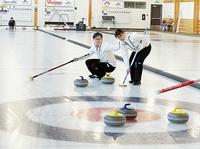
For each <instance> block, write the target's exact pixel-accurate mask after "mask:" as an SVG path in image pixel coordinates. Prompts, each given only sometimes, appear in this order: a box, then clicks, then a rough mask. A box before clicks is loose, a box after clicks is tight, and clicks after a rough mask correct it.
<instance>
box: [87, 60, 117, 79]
mask: <svg viewBox="0 0 200 149" xmlns="http://www.w3.org/2000/svg"><path fill="white" fill-rule="evenodd" d="M85 63H86V66H87V68H88V69H89V71H90V72H91V73H92V74H93V75H97V77H98V78H102V77H103V76H105V74H106V73H110V72H113V71H114V70H115V67H113V66H112V65H110V64H108V63H103V62H100V60H99V59H88V60H86V61H85Z"/></svg>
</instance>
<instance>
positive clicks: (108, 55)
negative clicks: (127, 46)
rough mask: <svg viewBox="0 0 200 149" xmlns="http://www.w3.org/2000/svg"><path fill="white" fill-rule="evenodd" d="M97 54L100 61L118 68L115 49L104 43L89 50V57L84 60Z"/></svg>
mask: <svg viewBox="0 0 200 149" xmlns="http://www.w3.org/2000/svg"><path fill="white" fill-rule="evenodd" d="M95 53H96V55H97V57H98V59H100V62H104V63H108V64H110V65H112V66H113V67H116V58H115V56H114V54H113V47H112V46H111V45H109V44H107V43H104V42H103V43H102V44H101V45H100V46H99V47H98V48H96V46H95V45H93V46H92V47H91V48H90V50H89V53H88V54H89V55H88V56H87V57H85V58H84V59H86V58H88V57H90V56H92V55H93V54H95Z"/></svg>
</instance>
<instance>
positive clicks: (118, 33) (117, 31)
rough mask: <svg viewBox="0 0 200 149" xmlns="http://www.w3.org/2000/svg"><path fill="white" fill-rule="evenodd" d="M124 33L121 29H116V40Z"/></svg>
mask: <svg viewBox="0 0 200 149" xmlns="http://www.w3.org/2000/svg"><path fill="white" fill-rule="evenodd" d="M123 33H124V31H123V30H122V29H117V30H116V31H115V37H116V38H117V37H118V36H120V35H121V34H123Z"/></svg>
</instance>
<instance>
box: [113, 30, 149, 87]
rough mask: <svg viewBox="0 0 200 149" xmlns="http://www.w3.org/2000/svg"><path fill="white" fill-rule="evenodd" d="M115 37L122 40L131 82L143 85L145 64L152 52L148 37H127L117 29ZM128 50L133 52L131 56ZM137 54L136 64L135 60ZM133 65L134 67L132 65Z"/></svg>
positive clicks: (132, 35)
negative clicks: (142, 78)
mask: <svg viewBox="0 0 200 149" xmlns="http://www.w3.org/2000/svg"><path fill="white" fill-rule="evenodd" d="M115 37H116V38H117V39H119V40H120V43H119V48H120V49H121V51H122V55H123V60H124V63H125V64H126V67H127V73H128V72H130V75H131V81H129V82H130V83H133V84H134V85H140V84H141V77H142V71H143V62H144V60H145V59H146V57H147V56H148V55H149V53H150V51H151V43H150V41H149V39H148V38H147V36H146V35H140V34H137V33H131V34H129V35H126V34H125V33H124V31H123V30H121V29H117V30H116V31H115ZM128 49H130V50H131V51H132V53H131V56H130V57H129V55H128ZM136 53H137V55H136V57H135V60H134V62H132V61H133V58H134V56H135V54H136ZM131 64H132V65H131Z"/></svg>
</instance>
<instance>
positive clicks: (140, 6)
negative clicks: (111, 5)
mask: <svg viewBox="0 0 200 149" xmlns="http://www.w3.org/2000/svg"><path fill="white" fill-rule="evenodd" d="M124 8H135V9H146V2H130V1H125V2H124Z"/></svg>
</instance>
